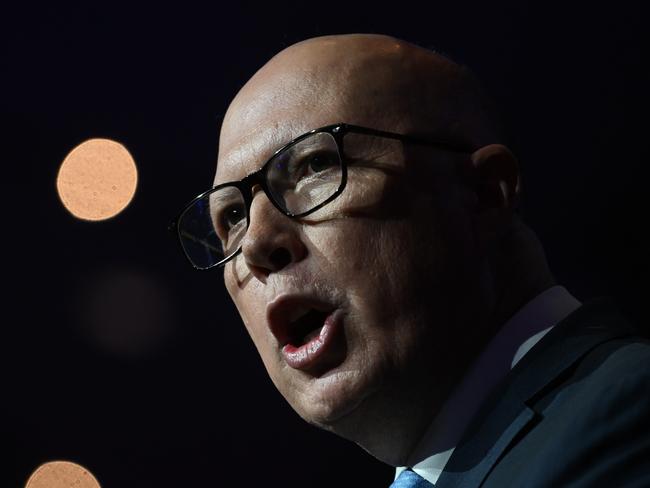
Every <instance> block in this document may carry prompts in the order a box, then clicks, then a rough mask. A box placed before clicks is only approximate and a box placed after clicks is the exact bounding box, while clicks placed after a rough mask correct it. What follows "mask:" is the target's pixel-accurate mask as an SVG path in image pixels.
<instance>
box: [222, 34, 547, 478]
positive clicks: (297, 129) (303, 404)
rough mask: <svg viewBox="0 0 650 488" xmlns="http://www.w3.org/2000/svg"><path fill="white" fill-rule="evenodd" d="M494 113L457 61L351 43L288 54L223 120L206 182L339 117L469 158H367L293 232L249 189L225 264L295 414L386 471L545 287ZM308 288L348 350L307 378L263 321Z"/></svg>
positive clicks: (392, 150) (330, 42)
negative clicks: (234, 247)
mask: <svg viewBox="0 0 650 488" xmlns="http://www.w3.org/2000/svg"><path fill="white" fill-rule="evenodd" d="M489 107H490V105H489V102H488V101H487V99H486V98H485V97H484V95H483V94H482V91H481V90H480V87H479V86H478V84H477V83H476V80H475V79H474V78H473V77H472V76H471V74H470V73H468V72H467V71H466V70H465V69H463V68H461V67H459V66H457V65H456V64H454V63H453V62H451V61H450V60H448V59H446V58H444V57H442V56H439V55H437V54H435V53H433V52H431V51H428V50H425V49H422V48H419V47H417V46H414V45H411V44H409V43H406V42H404V41H401V40H398V39H394V38H391V37H387V36H379V35H358V34H357V35H346V36H327V37H320V38H315V39H311V40H308V41H304V42H301V43H298V44H296V45H293V46H291V47H289V48H287V49H285V50H284V51H282V52H281V53H279V54H278V55H276V56H275V57H274V58H272V59H271V60H270V61H269V62H268V63H267V64H266V65H265V66H264V67H262V68H261V69H260V70H259V71H258V72H257V73H256V74H255V75H254V76H253V77H252V78H251V79H250V80H249V81H248V83H246V85H245V86H244V87H243V88H242V89H241V91H240V92H239V93H238V94H237V96H236V97H235V99H234V100H233V102H232V103H231V105H230V107H229V109H228V111H227V114H226V116H225V119H224V122H223V126H222V130H221V135H220V146H219V162H218V168H217V173H216V177H215V184H219V183H223V182H226V181H231V180H238V179H241V178H242V177H244V176H245V175H247V174H248V173H251V172H252V171H254V170H256V169H258V168H259V167H260V166H261V165H262V164H263V163H264V162H265V161H266V160H267V159H268V157H269V156H270V155H271V154H272V153H273V152H274V151H275V150H276V149H277V148H278V147H280V146H281V145H283V144H285V143H286V142H288V141H290V140H291V139H293V138H295V137H297V136H298V135H301V134H303V133H305V132H307V131H309V130H311V129H314V128H317V127H322V126H325V125H328V124H333V123H338V122H347V123H351V124H356V125H362V126H366V127H372V128H376V129H383V130H388V131H393V132H399V133H404V134H417V135H421V136H427V135H428V136H431V137H438V138H447V139H453V140H461V141H463V142H465V143H467V144H471V145H472V146H473V147H475V148H476V150H475V151H474V152H472V153H454V152H449V151H444V150H441V149H437V148H425V147H414V146H409V147H406V146H402V145H401V144H397V145H396V144H386V146H385V147H384V146H382V147H381V148H379V149H376V148H375V150H366V154H365V156H366V159H367V164H366V165H365V166H363V165H361V167H359V168H355V170H354V171H353V172H352V173H351V178H350V183H349V184H348V187H347V188H346V190H345V191H344V193H343V194H342V195H341V196H340V197H339V198H338V199H337V200H335V201H334V202H332V203H331V204H329V205H328V206H326V207H324V208H323V209H321V210H319V211H317V212H316V213H315V214H312V215H309V216H308V217H307V218H304V219H300V220H295V219H290V218H287V217H286V216H284V215H282V214H281V213H280V212H278V211H277V210H276V209H275V208H274V207H273V206H272V205H271V203H270V202H269V201H268V199H267V197H266V196H265V195H264V193H263V192H261V191H258V192H256V193H255V197H254V200H253V204H252V207H251V223H250V227H249V229H248V231H247V234H246V236H245V238H244V241H243V249H242V253H241V254H240V255H239V256H238V257H237V258H236V259H235V260H233V261H231V262H230V263H229V264H228V265H227V266H226V267H225V269H224V277H225V283H226V287H227V290H228V293H229V294H230V296H231V298H232V300H233V301H234V303H235V305H236V306H237V309H238V311H239V313H240V315H241V317H242V320H243V322H244V324H245V326H246V328H247V330H248V332H249V334H250V336H251V338H252V340H253V342H254V343H255V346H256V347H257V350H258V352H259V354H260V356H261V358H262V361H263V363H264V365H265V367H266V369H267V371H268V373H269V376H270V377H271V379H272V381H273V382H274V384H275V386H276V387H277V388H278V390H279V391H280V392H281V393H282V395H283V396H284V398H285V399H286V400H287V401H288V402H289V404H290V405H291V406H292V407H293V408H294V409H295V410H296V412H297V413H298V414H299V415H300V416H301V417H302V418H304V419H305V420H306V421H308V422H309V423H311V424H314V425H317V426H319V427H321V428H323V429H326V430H329V431H332V432H334V433H336V434H338V435H341V436H343V437H345V438H347V439H350V440H352V441H354V442H356V443H358V444H359V445H361V446H362V447H363V448H364V449H366V450H367V451H368V452H370V453H371V454H373V455H374V456H376V457H377V458H378V459H380V460H382V461H384V462H386V463H389V464H392V465H395V466H398V465H401V464H403V463H404V462H405V460H406V458H407V456H408V454H409V453H410V452H411V450H412V449H413V447H414V445H415V444H416V443H417V441H418V440H419V438H420V437H421V435H422V434H423V432H424V430H425V429H426V427H427V426H428V425H429V424H430V422H431V421H432V419H433V418H434V416H435V414H436V413H437V412H438V411H439V410H440V408H441V405H443V403H444V401H445V399H446V398H447V397H448V396H449V394H450V392H451V391H452V389H453V388H454V386H455V385H456V384H458V382H459V380H460V379H461V378H462V374H463V373H464V371H466V369H467V368H468V366H469V365H470V364H471V361H472V360H473V359H474V358H475V357H476V356H477V355H478V354H479V353H480V351H481V350H482V348H483V347H484V346H485V345H486V343H487V341H488V340H489V339H490V338H491V337H492V335H493V334H494V333H495V331H496V330H497V329H498V327H499V326H500V325H501V324H502V323H503V322H504V321H505V320H507V319H508V318H509V317H510V316H511V315H512V314H513V313H514V312H515V311H516V310H517V309H518V308H519V307H521V306H522V305H523V304H524V303H526V301H528V300H530V299H531V298H532V297H533V296H535V295H536V294H538V293H540V292H541V291H543V290H545V289H546V288H548V287H549V286H552V285H553V284H554V280H553V277H552V275H551V273H550V272H549V270H548V267H547V265H546V261H545V258H544V254H543V250H542V248H541V246H540V245H539V242H538V241H537V239H536V238H535V235H534V234H533V233H532V231H530V229H528V228H527V227H526V226H525V225H524V224H523V223H522V222H521V221H520V219H519V218H518V217H517V216H516V215H515V214H514V212H513V209H514V207H515V205H516V202H517V199H518V198H519V194H520V192H521V182H520V176H519V170H518V166H517V162H516V159H515V157H514V156H513V155H512V153H511V152H510V151H509V150H508V148H507V147H505V146H504V145H502V144H499V143H498V140H499V129H498V125H497V124H496V123H495V122H494V121H493V118H492V114H491V112H490V108H489ZM301 290H318V291H319V293H321V294H322V295H324V296H327V297H328V298H329V299H331V300H332V302H334V303H336V304H337V305H338V306H339V307H340V308H341V309H342V310H343V312H344V314H345V319H344V339H343V341H342V342H341V343H340V344H337V348H336V350H335V353H334V354H332V355H331V359H330V360H329V361H328V362H327V363H326V364H324V365H321V366H319V368H318V369H314V370H310V371H300V370H296V369H293V368H291V367H289V366H288V365H287V364H286V362H285V361H284V359H283V357H282V354H281V351H280V347H279V345H278V342H277V340H276V338H275V337H274V336H273V334H272V333H271V331H270V330H269V327H268V324H267V321H266V315H265V311H266V307H267V304H268V303H269V302H271V301H272V300H273V299H274V298H276V297H277V296H279V295H280V294H282V293H293V292H298V291H301Z"/></svg>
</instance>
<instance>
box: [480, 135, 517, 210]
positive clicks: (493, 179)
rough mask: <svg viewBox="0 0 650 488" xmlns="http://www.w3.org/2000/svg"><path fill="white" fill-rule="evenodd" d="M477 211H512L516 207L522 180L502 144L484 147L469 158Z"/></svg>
mask: <svg viewBox="0 0 650 488" xmlns="http://www.w3.org/2000/svg"><path fill="white" fill-rule="evenodd" d="M472 166H473V167H474V174H475V178H476V179H475V181H476V185H477V186H476V196H477V199H478V205H479V209H481V210H490V209H495V210H496V209H504V210H505V209H509V210H514V209H515V207H516V206H517V205H518V203H519V197H520V193H521V177H520V174H519V163H518V162H517V158H516V157H515V155H514V154H512V152H511V151H510V149H508V148H507V147H506V146H504V145H502V144H490V145H487V146H483V147H482V148H480V149H478V150H476V151H475V152H474V153H473V154H472Z"/></svg>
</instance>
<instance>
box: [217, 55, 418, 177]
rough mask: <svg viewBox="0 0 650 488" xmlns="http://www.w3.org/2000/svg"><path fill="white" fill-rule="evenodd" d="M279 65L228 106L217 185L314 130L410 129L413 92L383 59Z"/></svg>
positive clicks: (257, 165) (258, 75) (262, 73)
mask: <svg viewBox="0 0 650 488" xmlns="http://www.w3.org/2000/svg"><path fill="white" fill-rule="evenodd" d="M310 63H311V62H310ZM275 64H276V65H278V66H275V69H273V70H264V68H263V69H262V70H260V71H259V72H258V73H256V74H255V76H253V78H251V80H250V81H249V82H248V83H247V84H246V85H245V86H244V88H242V90H241V91H240V92H239V93H238V94H237V96H236V97H235V99H234V100H233V102H232V103H231V105H230V107H229V108H228V111H227V113H226V116H225V117H224V122H223V125H222V128H221V134H220V140H219V156H218V163H217V173H216V177H215V184H219V183H223V182H225V181H232V180H238V179H241V178H243V177H244V176H246V175H247V174H249V173H251V172H253V171H255V170H256V169H258V168H260V167H261V166H262V165H263V164H264V163H265V162H266V161H267V160H268V158H269V157H270V156H271V155H272V154H273V153H274V152H275V151H276V150H277V149H279V148H280V147H282V146H283V145H284V144H286V143H288V142H289V141H291V140H292V139H294V138H296V137H298V136H300V135H302V134H304V133H305V132H308V131H310V130H312V129H316V128H319V127H323V126H326V125H330V124H336V123H339V122H345V123H349V124H355V125H361V126H366V127H372V128H376V129H385V130H393V131H401V130H405V129H407V128H408V127H405V126H404V124H405V123H406V122H405V121H406V120H407V119H408V117H405V116H404V114H406V113H408V112H409V107H408V104H409V99H408V97H405V96H404V93H405V92H406V93H408V91H405V90H400V89H396V88H397V87H396V86H395V85H396V84H397V83H398V82H397V81H396V80H393V79H391V78H390V76H391V75H390V74H387V72H388V71H391V69H390V68H391V67H390V66H389V65H388V64H386V63H384V62H382V61H376V60H365V59H364V60H361V61H360V60H358V59H356V60H354V62H350V63H349V65H347V64H345V62H343V61H339V64H338V65H337V64H335V63H334V62H333V61H332V64H331V65H328V64H327V63H321V64H316V65H314V64H313V63H311V64H307V65H305V66H303V65H301V66H299V67H296V66H295V65H292V64H286V63H283V62H281V61H280V62H277V63H275ZM285 64H286V65H285ZM386 107H390V109H387V108H386Z"/></svg>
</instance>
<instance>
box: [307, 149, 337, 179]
mask: <svg viewBox="0 0 650 488" xmlns="http://www.w3.org/2000/svg"><path fill="white" fill-rule="evenodd" d="M302 165H303V167H304V168H305V172H306V173H308V174H310V173H312V174H313V173H320V172H322V171H325V170H326V169H330V168H333V167H338V166H339V165H340V163H339V157H338V154H336V153H333V152H332V151H318V152H314V153H311V154H309V155H307V156H305V158H304V159H303V162H302Z"/></svg>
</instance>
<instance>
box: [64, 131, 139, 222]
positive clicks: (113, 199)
mask: <svg viewBox="0 0 650 488" xmlns="http://www.w3.org/2000/svg"><path fill="white" fill-rule="evenodd" d="M137 184H138V171H137V168H136V165H135V161H134V160H133V157H132V156H131V154H130V153H129V151H128V150H127V149H126V148H125V147H124V146H123V145H122V144H120V143H118V142H115V141H112V140H110V139H89V140H87V141H85V142H83V143H81V144H79V145H78V146H77V147H75V148H74V149H73V150H72V151H70V153H69V154H68V155H67V156H66V158H65V159H64V160H63V163H62V164H61V167H60V168H59V173H58V175H57V178H56V188H57V191H58V193H59V198H60V199H61V202H62V203H63V205H64V206H65V208H66V209H68V211H69V212H70V213H71V214H72V215H74V216H75V217H77V218H79V219H83V220H92V221H98V220H105V219H109V218H111V217H114V216H115V215H117V214H118V213H120V212H121V211H122V210H124V209H125V208H126V206H127V205H128V204H129V203H130V202H131V200H132V199H133V196H134V195H135V189H136V186H137Z"/></svg>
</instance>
